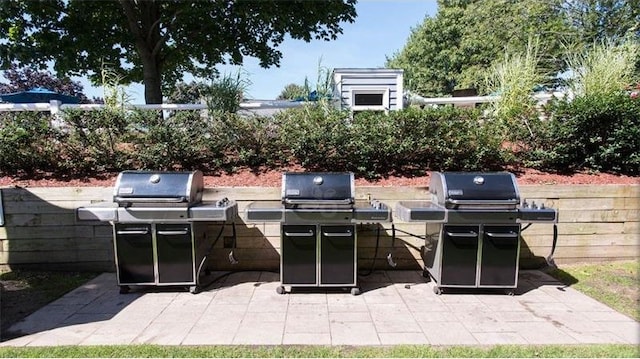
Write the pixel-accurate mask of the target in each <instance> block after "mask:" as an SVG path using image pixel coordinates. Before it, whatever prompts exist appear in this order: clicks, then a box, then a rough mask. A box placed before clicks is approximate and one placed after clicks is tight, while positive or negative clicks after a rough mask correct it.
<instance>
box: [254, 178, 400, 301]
mask: <svg viewBox="0 0 640 359" xmlns="http://www.w3.org/2000/svg"><path fill="white" fill-rule="evenodd" d="M246 218H247V221H249V222H280V223H281V226H280V231H281V236H280V238H281V246H280V249H281V253H280V281H281V284H282V285H281V286H280V287H278V289H277V290H278V293H280V294H282V293H284V292H285V286H291V287H352V290H351V293H352V294H354V295H356V294H358V293H359V288H358V285H357V276H358V268H357V266H358V254H357V252H358V245H357V233H356V224H357V223H380V222H388V221H390V220H391V210H390V209H389V208H388V207H387V206H386V205H384V204H383V203H381V202H379V201H376V200H373V201H356V199H355V181H354V176H353V173H350V172H316V173H313V172H305V173H303V172H287V173H283V175H282V198H281V201H280V202H276V201H269V202H253V203H250V204H249V206H247V209H246Z"/></svg>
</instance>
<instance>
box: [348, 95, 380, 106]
mask: <svg viewBox="0 0 640 359" xmlns="http://www.w3.org/2000/svg"><path fill="white" fill-rule="evenodd" d="M383 97H384V94H382V93H356V94H354V98H353V104H354V105H356V106H382V105H383V104H384V99H383Z"/></svg>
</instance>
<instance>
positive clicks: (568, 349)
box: [0, 344, 640, 358]
mask: <svg viewBox="0 0 640 359" xmlns="http://www.w3.org/2000/svg"><path fill="white" fill-rule="evenodd" d="M638 356H640V351H639V349H638V347H637V346H635V345H627V344H606V345H601V344H598V345H543V346H534V345H498V346H480V347H479V346H428V345H397V346H364V347H354V346H295V345H282V346H162V345H146V344H145V345H114V346H112V345H107V346H56V347H5V348H0V357H3V358H7V357H13V358H18V357H20V358H41V357H48V358H63V357H65V358H79V357H84V358H98V357H101V358H106V357H109V358H134V357H135V358H168V357H172V358H221V357H224V358H328V357H331V358H380V357H386V358H470V357H473V358H509V357H510V358H534V357H535V358H576V357H580V358H587V357H588V358H598V357H607V358H637V357H638Z"/></svg>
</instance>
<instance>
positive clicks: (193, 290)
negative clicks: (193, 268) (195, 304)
mask: <svg viewBox="0 0 640 359" xmlns="http://www.w3.org/2000/svg"><path fill="white" fill-rule="evenodd" d="M189 293H191V294H198V293H200V288H199V287H198V286H197V285H194V286H191V287H189Z"/></svg>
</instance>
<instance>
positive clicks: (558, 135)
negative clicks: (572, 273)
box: [0, 91, 640, 178]
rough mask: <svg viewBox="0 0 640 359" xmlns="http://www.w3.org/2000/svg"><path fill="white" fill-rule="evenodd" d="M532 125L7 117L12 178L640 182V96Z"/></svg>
mask: <svg viewBox="0 0 640 359" xmlns="http://www.w3.org/2000/svg"><path fill="white" fill-rule="evenodd" d="M544 112H545V116H546V117H547V118H548V120H546V121H542V120H540V119H539V118H531V121H532V123H535V126H534V127H532V128H534V130H535V135H536V137H535V139H534V140H530V141H528V142H524V143H519V146H513V145H505V144H508V143H510V142H505V141H508V138H506V137H505V135H504V134H503V133H502V131H500V129H501V128H502V126H503V124H502V123H501V122H499V121H496V120H495V118H493V117H487V114H488V112H484V111H482V110H481V109H464V108H455V107H442V108H426V109H419V108H408V109H405V110H403V111H392V112H390V113H389V114H384V113H380V112H361V113H356V114H353V115H352V114H351V113H349V112H344V111H338V110H335V109H331V108H329V107H327V106H323V105H322V104H321V103H320V104H314V105H308V106H305V107H301V108H294V109H289V110H286V111H283V112H280V113H278V114H276V115H275V116H273V117H260V116H250V117H243V116H240V115H238V114H233V113H222V112H212V113H209V115H208V116H202V115H201V114H200V113H199V112H197V111H184V112H178V113H174V114H170V115H169V116H167V117H163V116H162V115H161V114H160V113H159V112H158V111H150V110H145V111H125V110H122V109H117V108H116V109H114V108H105V109H103V110H99V111H65V114H64V118H65V121H66V126H65V127H52V126H51V124H50V123H51V121H50V120H51V118H49V117H48V115H47V116H44V115H43V114H39V113H29V112H13V113H3V114H2V115H1V116H2V118H1V119H0V120H1V121H0V171H1V172H2V173H3V174H5V175H18V176H20V175H29V176H33V175H34V174H35V175H38V174H41V175H43V174H54V175H55V174H57V175H59V176H62V177H64V176H83V175H92V176H95V175H99V174H102V173H105V172H115V171H121V170H125V169H132V168H140V169H154V170H193V169H200V170H203V171H205V172H206V173H211V174H215V173H217V172H219V171H227V172H233V171H235V170H237V169H239V168H251V169H254V170H260V169H261V168H265V167H272V168H278V166H281V165H284V164H289V163H298V164H300V165H302V166H303V167H305V168H307V169H309V170H318V171H353V172H355V173H356V174H357V175H359V176H364V177H368V178H375V177H380V176H385V175H388V174H394V173H395V174H404V175H411V174H419V173H423V172H425V171H429V170H441V171H490V170H511V169H514V168H518V167H521V166H528V167H534V168H539V169H545V170H554V171H562V172H572V171H581V170H585V169H587V170H593V171H606V172H614V173H622V174H629V175H638V174H640V152H639V151H638V149H639V148H640V118H639V116H638V114H639V113H640V99H638V98H633V97H632V96H630V95H629V94H628V93H626V92H622V91H621V92H618V93H615V94H610V95H607V96H585V97H579V98H576V99H573V100H572V101H568V100H556V101H554V102H552V103H550V104H549V105H548V106H546V107H545V109H544Z"/></svg>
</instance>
